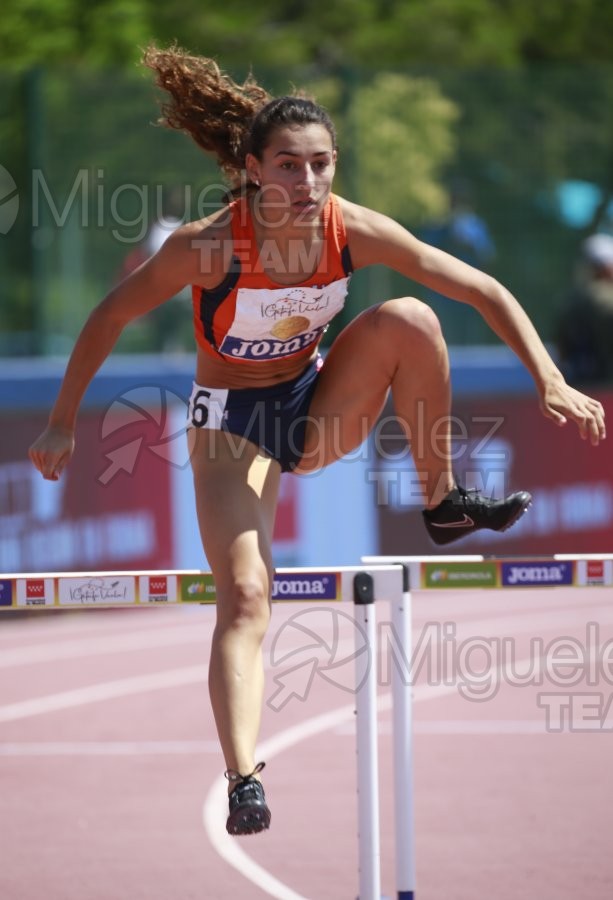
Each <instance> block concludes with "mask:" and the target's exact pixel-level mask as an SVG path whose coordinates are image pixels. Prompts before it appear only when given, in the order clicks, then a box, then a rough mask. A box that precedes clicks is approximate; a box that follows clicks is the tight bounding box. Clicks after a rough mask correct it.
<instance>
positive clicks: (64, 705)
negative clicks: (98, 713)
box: [0, 666, 208, 722]
mask: <svg viewBox="0 0 613 900" xmlns="http://www.w3.org/2000/svg"><path fill="white" fill-rule="evenodd" d="M207 678H208V672H207V668H206V666H186V667H184V668H182V669H167V670H166V671H165V672H154V673H153V674H151V675H137V676H135V677H133V678H120V679H118V680H116V681H103V682H100V683H98V684H92V685H90V686H89V687H83V688H76V689H75V690H73V691H63V692H62V693H59V694H49V695H48V696H47V697H34V698H33V699H32V700H22V701H21V702H19V703H9V704H7V705H6V706H2V707H0V722H15V721H17V720H18V719H27V718H29V717H30V716H38V715H41V714H43V713H50V712H58V711H59V710H62V709H73V708H74V707H75V706H84V705H85V704H87V703H99V702H101V701H102V700H113V699H116V698H118V697H128V696H131V695H133V694H144V693H146V692H147V691H159V690H162V689H163V688H172V687H180V686H182V685H186V684H196V683H198V682H201V683H203V684H205V683H206V681H207Z"/></svg>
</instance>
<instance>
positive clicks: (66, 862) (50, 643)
mask: <svg viewBox="0 0 613 900" xmlns="http://www.w3.org/2000/svg"><path fill="white" fill-rule="evenodd" d="M304 609H306V607H303V606H297V605H291V606H289V605H277V606H275V608H274V620H273V626H272V628H271V630H270V637H269V641H268V644H267V649H266V652H265V659H266V661H267V665H268V666H269V672H268V687H267V694H266V696H267V698H268V699H270V698H272V697H273V695H274V694H275V692H276V690H277V686H276V685H275V683H274V680H273V679H274V677H275V676H276V675H278V674H279V672H280V671H282V670H283V667H282V666H281V667H277V669H270V646H271V643H272V641H273V640H274V639H275V636H276V635H278V633H279V629H280V628H281V626H282V625H283V623H284V622H285V621H286V620H287V619H288V618H289V617H290V616H296V614H298V613H301V611H302V610H304ZM311 609H312V608H311ZM330 609H331V607H327V608H326V609H325V610H324V609H323V608H322V609H321V610H320V613H319V617H318V619H317V629H318V630H319V631H320V632H321V633H322V635H323V636H327V637H330V634H331V631H330V627H331V625H332V624H333V620H334V621H336V622H337V624H340V625H341V639H342V642H343V643H342V647H343V648H345V650H346V652H348V653H351V639H352V630H353V629H352V626H351V623H350V621H349V620H348V619H346V618H345V616H344V614H345V613H347V614H351V612H352V610H351V609H350V608H349V607H347V606H346V605H342V606H338V607H334V609H335V610H336V609H339V610H340V611H341V612H342V613H343V615H342V616H341V617H340V618H339V617H338V616H336V617H335V616H331V615H330V614H329V612H328V611H329V610H330ZM213 614H214V611H213V610H212V609H211V608H207V607H198V608H196V609H192V608H178V609H169V608H166V609H142V610H134V611H112V612H103V611H91V610H88V611H87V612H83V613H59V614H58V613H53V612H42V611H41V612H40V613H36V614H33V615H30V616H28V617H27V618H18V619H14V618H12V616H11V614H3V615H2V616H1V617H0V796H1V798H2V799H1V801H0V829H1V830H0V834H1V836H2V838H1V844H0V846H1V848H2V853H1V866H0V897H1V898H2V900H196V898H198V900H202V898H207V900H208V898H210V900H226V898H233V900H236V898H247V900H251V898H254V900H255V898H260V897H267V896H279V897H287V898H289V897H292V896H293V897H298V896H299V897H303V898H309V900H328V898H329V900H342V898H355V896H356V894H357V865H358V864H357V839H356V828H357V825H356V797H355V736H354V735H353V734H352V729H353V724H352V716H351V715H350V714H347V713H345V714H344V715H343V714H340V713H339V715H338V716H336V717H332V718H333V721H332V723H331V725H330V726H329V727H328V728H327V729H326V730H324V731H320V732H319V733H314V734H312V735H311V736H309V737H305V738H303V739H301V740H297V741H295V742H294V743H293V745H292V746H290V747H288V748H287V749H284V750H283V749H279V752H277V753H276V754H275V753H274V743H273V744H272V745H271V744H269V748H270V752H269V753H268V768H267V769H266V772H265V776H266V777H265V784H266V790H267V795H268V798H269V801H270V805H271V809H272V813H273V820H272V828H271V831H270V832H269V833H268V834H265V835H261V836H257V837H251V838H244V839H240V840H236V839H234V840H233V841H232V840H231V839H228V841H229V842H230V845H231V846H233V847H239V848H240V850H242V851H243V852H244V853H247V854H249V857H250V858H251V859H252V860H254V861H256V862H257V863H258V864H259V865H260V866H261V867H263V868H264V869H265V870H267V872H268V873H270V876H271V877H274V878H275V879H278V881H279V882H281V883H283V884H284V885H286V886H287V887H286V889H285V892H284V891H283V889H282V888H279V889H278V891H277V893H273V894H271V893H267V892H266V891H265V890H264V889H262V888H261V887H258V886H256V885H255V884H254V883H253V882H252V881H250V880H249V879H248V878H246V877H245V876H244V875H243V874H241V873H240V872H239V871H237V869H236V868H234V867H233V866H232V865H231V864H230V862H228V861H227V860H226V859H224V858H222V857H221V856H220V855H219V853H218V850H217V849H216V844H217V840H216V839H215V836H213V840H211V835H210V834H209V833H208V832H207V830H206V829H205V825H204V823H203V805H204V804H205V801H206V798H207V796H208V795H209V791H210V790H211V788H212V786H213V785H214V784H215V783H216V782H217V780H218V778H219V776H220V774H221V771H222V769H223V764H222V760H221V758H220V755H219V752H218V750H217V746H216V741H215V731H214V726H213V721H212V716H211V713H210V709H209V703H208V693H207V688H206V665H207V662H208V649H209V641H210V634H211V627H212V619H213ZM378 619H379V621H380V622H381V621H386V620H388V611H387V607H386V605H385V604H384V603H382V604H381V605H380V606H379V607H378ZM306 621H307V620H302V624H304V623H305V622H306ZM308 621H309V623H310V624H311V625H313V624H314V622H313V621H312V620H311V619H309V620H308ZM437 622H438V623H441V624H444V623H447V628H448V630H447V632H446V633H447V636H448V640H447V643H446V644H445V645H444V647H443V649H444V650H445V652H446V653H447V658H448V659H451V658H452V656H453V661H454V662H455V664H456V666H459V668H460V674H461V675H463V676H464V677H465V678H466V677H467V676H468V670H467V668H466V666H467V665H471V664H472V666H473V669H482V668H483V666H484V661H485V655H484V652H482V653H481V655H480V656H479V652H478V651H477V650H476V649H475V645H474V644H471V645H468V644H466V643H463V642H466V641H467V640H468V639H470V638H474V637H475V636H477V635H478V636H483V637H488V638H492V637H495V636H497V637H501V636H504V635H506V636H508V637H510V638H512V640H513V644H512V645H510V646H512V648H513V653H514V659H515V661H516V662H517V667H516V668H517V669H519V668H522V670H525V668H526V665H527V664H524V665H523V666H520V663H519V661H520V660H522V659H525V658H526V657H527V656H529V650H530V648H529V640H530V638H534V637H537V636H541V637H542V640H543V646H544V647H546V646H547V644H548V643H550V642H551V641H552V640H554V639H555V638H561V637H572V636H574V637H575V638H576V639H577V640H578V641H579V644H580V645H582V646H585V645H586V643H587V641H588V637H587V635H588V630H587V629H588V623H598V624H597V627H595V626H594V625H592V626H590V627H591V629H592V630H591V632H590V633H591V634H592V635H594V634H596V636H597V639H598V641H599V643H600V645H603V644H606V642H607V641H609V640H610V639H612V638H613V591H612V590H611V589H608V588H591V589H584V590H582V591H581V590H579V589H556V590H518V591H509V590H498V591H483V592H467V591H463V592H461V593H460V592H451V591H449V592H445V593H443V592H441V593H432V592H429V593H421V594H417V595H416V596H415V598H414V635H415V640H416V641H417V640H419V638H420V636H423V635H424V634H425V633H426V632H425V629H427V628H428V627H429V628H430V632H428V633H431V634H434V633H435V628H436V627H437V626H436V624H435V623H437ZM428 623H432V624H430V625H428ZM449 623H452V626H451V625H450V624H449ZM453 629H457V630H456V632H455V635H456V643H455V645H452V644H451V641H450V640H449V636H450V634H451V631H452V630H453ZM441 634H444V632H441ZM283 639H284V641H285V643H284V644H283V646H284V647H285V649H286V650H287V648H288V646H290V644H291V641H292V640H293V641H294V645H295V647H296V649H297V651H298V652H297V655H296V656H295V657H291V660H294V661H293V662H289V663H288V664H287V666H288V667H289V666H291V665H297V664H298V663H299V662H300V661H302V660H304V659H305V654H307V655H308V651H306V650H304V649H303V650H300V647H302V648H304V647H305V645H306V644H307V643H308V641H306V640H305V638H304V635H302V636H301V633H300V632H298V631H295V632H292V631H291V630H290V631H287V630H286V631H285V632H284V635H283ZM288 641H289V643H288ZM301 641H302V643H301ZM345 642H346V643H345ZM469 646H471V647H472V648H473V651H474V652H473V653H472V656H470V657H468V658H464V657H463V656H462V653H466V651H467V648H468V647H469ZM489 646H490V647H494V648H496V646H497V645H495V644H490V645H489ZM439 649H440V648H439ZM452 650H453V651H454V652H453V654H452V653H451V651H452ZM430 651H431V656H430V659H431V662H432V661H434V664H435V663H436V654H437V651H436V650H435V648H434V646H432V647H431V648H430ZM322 652H323V651H322ZM443 655H444V654H443ZM341 656H342V654H341ZM611 656H612V658H613V654H611ZM338 659H339V657H338V656H337V657H336V661H338ZM439 659H440V653H439ZM328 661H329V660H328ZM491 661H492V662H493V663H494V665H497V663H498V662H499V661H500V660H499V658H493V659H492V660H491ZM488 665H489V664H488ZM435 668H436V666H435ZM352 669H353V666H352V664H351V663H348V664H347V665H345V666H343V665H341V666H339V667H338V668H336V669H330V670H328V671H327V675H328V680H326V679H325V678H324V677H321V674H319V673H318V674H316V675H315V677H314V679H313V681H312V684H311V686H310V689H309V690H308V692H307V697H306V699H305V700H304V701H300V700H298V699H297V698H296V697H295V696H294V697H292V698H291V699H288V697H289V694H285V695H279V697H278V698H277V706H279V702H278V701H279V698H280V699H281V700H283V699H285V700H286V701H287V702H285V704H284V705H282V708H280V709H278V710H277V711H274V710H273V709H272V708H270V707H269V706H266V708H265V713H264V719H263V723H262V744H263V745H265V743H266V742H267V741H268V740H269V739H273V741H274V740H276V739H277V738H280V739H281V738H285V739H286V740H289V737H291V734H290V733H289V732H288V729H291V728H293V726H295V725H297V724H299V723H304V722H308V721H310V720H313V719H314V718H315V717H317V716H319V715H321V714H322V713H324V712H328V711H334V710H340V709H342V708H346V707H348V705H350V704H351V703H352V697H351V694H350V693H349V692H348V691H347V690H346V689H343V686H344V687H345V688H346V687H347V685H348V684H349V683H350V681H351V673H352ZM596 669H598V671H599V680H598V681H595V679H594V672H595V671H596ZM609 669H610V670H611V673H612V674H613V663H612V664H611V666H610V667H609ZM565 671H566V672H567V673H568V672H570V670H565ZM325 672H326V670H323V674H325ZM560 672H562V670H558V675H559V674H560ZM437 674H442V673H437V672H436V671H434V672H433V673H431V675H433V676H436V675H437ZM490 678H494V679H497V681H498V682H499V689H498V690H497V692H496V693H495V696H492V697H490V699H488V700H486V701H481V702H476V701H475V700H472V701H471V700H468V699H466V698H464V697H462V696H460V694H459V693H458V690H457V687H454V686H453V684H449V685H447V686H443V687H442V688H441V687H436V686H435V687H432V686H429V685H428V684H427V683H426V682H427V678H426V672H425V666H424V667H423V670H422V672H421V674H420V678H419V679H418V684H417V686H416V689H415V706H414V717H415V776H414V777H415V794H416V835H417V838H416V851H417V891H416V896H417V898H419V900H440V898H454V900H464V898H466V900H468V898H470V900H490V898H496V900H507V898H514V900H515V898H518V897H521V898H538V900H554V898H555V900H565V898H568V900H570V898H572V900H576V898H577V897H582V898H583V897H585V898H592V900H600V898H602V900H605V898H606V900H610V898H611V896H613V858H612V854H611V846H610V844H611V840H610V807H611V790H610V783H611V778H610V768H611V759H613V753H612V751H613V710H612V711H611V712H610V714H609V717H608V720H607V721H606V722H604V727H601V728H598V727H596V728H594V729H593V730H591V731H590V730H587V731H585V730H584V731H575V732H571V731H570V730H569V727H568V721H567V719H565V726H564V730H563V731H562V732H558V733H551V732H549V733H548V732H547V730H546V710H545V709H544V708H540V707H539V706H538V698H537V695H538V694H542V693H547V694H559V695H560V698H561V699H563V695H566V694H568V693H569V692H572V693H574V694H575V695H577V696H578V695H579V694H585V695H587V700H586V702H587V703H589V704H595V703H600V704H601V709H602V711H603V714H604V713H605V712H606V706H607V703H608V701H609V697H610V695H611V691H612V688H611V686H610V685H609V684H608V683H607V682H606V680H605V679H604V678H603V677H602V667H601V666H599V665H598V664H597V661H596V663H594V662H593V663H592V673H591V674H590V672H589V671H588V670H585V671H580V672H579V673H578V678H577V684H575V685H574V686H572V687H564V686H563V685H562V684H561V683H560V678H559V677H558V678H557V679H556V680H555V683H554V680H553V676H551V675H545V676H544V678H543V683H542V684H541V685H537V686H524V687H519V686H517V685H511V684H509V683H508V682H509V679H510V675H509V674H508V673H507V675H506V676H504V677H502V676H501V673H500V671H499V670H498V671H494V672H493V674H491V675H490ZM476 683H477V679H476V676H475V678H473V680H472V681H471V682H470V684H469V688H471V687H472V688H474V687H475V686H476ZM292 684H293V685H294V687H295V688H296V684H294V683H293V682H292ZM100 685H106V687H105V688H101V687H100ZM81 689H87V690H85V691H82V690H81ZM75 691H79V693H74V692H75ZM94 691H96V693H94ZM380 691H381V696H382V700H383V706H384V709H383V711H382V713H381V716H380V725H381V727H380V754H381V757H380V768H381V792H382V871H383V887H384V893H386V894H388V895H390V896H393V895H394V892H395V884H394V874H393V867H394V847H393V823H392V814H391V804H392V783H391V736H390V730H391V729H390V722H391V719H390V712H389V710H388V709H387V706H388V704H387V703H386V697H387V695H388V692H389V688H388V687H387V686H385V685H382V686H381V688H380ZM35 700H36V701H40V702H36V703H32V702H31V703H28V701H35ZM578 703H579V701H576V706H575V721H574V727H575V728H577V727H581V728H584V729H585V728H590V727H591V726H594V725H596V726H598V722H597V721H595V720H594V719H592V720H591V721H589V720H588V718H587V716H588V715H591V716H594V715H595V714H596V707H595V706H593V705H592V706H590V707H589V708H588V707H586V706H584V714H583V718H582V719H581V720H580V719H579V717H578V716H579V705H578ZM26 704H27V705H26ZM209 805H210V804H209ZM217 814H218V822H217V825H216V828H215V833H216V834H217V836H221V838H222V840H224V838H223V835H224V831H223V821H224V816H225V809H224V808H223V805H220V806H219V807H218V813H217ZM228 841H226V844H225V845H224V846H227V845H228ZM230 852H232V851H230ZM241 865H242V863H241ZM247 874H249V873H247ZM292 892H293V893H292Z"/></svg>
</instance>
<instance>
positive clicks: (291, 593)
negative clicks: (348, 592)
mask: <svg viewBox="0 0 613 900" xmlns="http://www.w3.org/2000/svg"><path fill="white" fill-rule="evenodd" d="M339 585H340V573H339V572H309V573H306V572H305V573H304V574H303V573H300V572H292V573H289V574H286V575H276V576H275V579H274V581H273V583H272V599H273V600H338V599H339Z"/></svg>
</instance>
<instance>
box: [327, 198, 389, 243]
mask: <svg viewBox="0 0 613 900" xmlns="http://www.w3.org/2000/svg"><path fill="white" fill-rule="evenodd" d="M336 202H337V203H338V207H339V209H340V212H341V215H342V217H343V221H344V223H345V228H346V229H347V234H348V235H352V234H353V235H360V234H361V235H365V236H367V235H372V233H373V232H376V231H378V230H379V229H381V228H389V227H392V228H393V227H397V228H399V227H401V226H399V225H398V223H397V222H395V221H394V220H393V219H390V218H389V216H386V215H384V214H383V213H379V212H376V211H375V210H374V209H370V208H369V207H367V206H360V205H359V204H358V203H352V202H351V201H350V200H346V199H345V198H344V197H339V196H338V195H336Z"/></svg>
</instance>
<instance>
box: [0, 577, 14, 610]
mask: <svg viewBox="0 0 613 900" xmlns="http://www.w3.org/2000/svg"><path fill="white" fill-rule="evenodd" d="M12 605H13V582H12V581H9V579H8V578H2V579H0V606H12Z"/></svg>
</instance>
